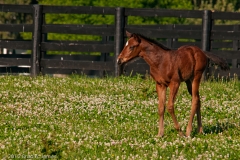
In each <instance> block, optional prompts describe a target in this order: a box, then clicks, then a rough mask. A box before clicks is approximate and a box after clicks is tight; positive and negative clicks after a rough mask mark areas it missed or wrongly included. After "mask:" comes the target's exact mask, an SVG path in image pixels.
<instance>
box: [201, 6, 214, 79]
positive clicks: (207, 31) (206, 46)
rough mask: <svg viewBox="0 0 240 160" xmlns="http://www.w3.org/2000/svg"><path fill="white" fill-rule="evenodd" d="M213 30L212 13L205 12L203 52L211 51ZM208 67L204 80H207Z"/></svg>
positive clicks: (203, 18) (203, 20)
mask: <svg viewBox="0 0 240 160" xmlns="http://www.w3.org/2000/svg"><path fill="white" fill-rule="evenodd" d="M211 29H212V12H211V11H210V10H204V11H203V16H202V50H203V51H210V46H211V41H210V40H211V39H210V37H211ZM207 72H208V65H207V67H206V69H205V71H204V73H203V77H202V79H203V80H206V79H207Z"/></svg>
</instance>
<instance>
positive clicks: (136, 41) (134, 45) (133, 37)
mask: <svg viewBox="0 0 240 160" xmlns="http://www.w3.org/2000/svg"><path fill="white" fill-rule="evenodd" d="M126 34H127V37H128V38H129V40H128V41H127V43H126V45H125V46H124V48H123V50H122V52H121V53H120V54H119V56H118V58H117V63H118V64H123V63H126V62H128V61H129V60H131V59H133V58H135V57H137V56H138V55H139V53H140V52H141V49H140V47H139V45H140V43H141V39H140V37H139V36H138V35H137V34H134V33H130V32H128V31H126Z"/></svg>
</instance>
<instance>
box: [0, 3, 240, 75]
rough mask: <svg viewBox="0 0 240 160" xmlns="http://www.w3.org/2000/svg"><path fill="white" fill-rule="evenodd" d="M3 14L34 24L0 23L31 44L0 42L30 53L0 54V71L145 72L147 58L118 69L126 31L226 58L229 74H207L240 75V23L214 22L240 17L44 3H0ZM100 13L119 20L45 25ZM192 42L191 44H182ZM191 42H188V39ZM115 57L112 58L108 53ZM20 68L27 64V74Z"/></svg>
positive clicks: (239, 16) (1, 28)
mask: <svg viewBox="0 0 240 160" xmlns="http://www.w3.org/2000/svg"><path fill="white" fill-rule="evenodd" d="M0 12H16V13H28V14H32V17H33V23H32V24H0V32H31V33H32V39H31V40H18V39H15V40H7V39H0V48H7V49H23V50H31V54H0V68H1V70H0V71H1V72H8V73H12V72H15V69H17V71H16V72H28V73H30V74H31V75H32V76H37V75H38V74H40V73H42V74H56V73H59V74H71V73H76V74H81V73H84V74H87V75H96V76H103V75H104V74H108V75H115V76H117V75H119V74H120V73H124V74H126V75H129V74H132V73H133V74H135V73H140V74H146V73H148V72H149V67H148V66H147V65H146V63H145V62H144V61H143V60H139V61H136V62H134V63H131V64H126V65H125V66H124V67H123V68H119V66H118V65H117V63H116V57H117V56H118V54H119V53H120V52H121V50H122V48H123V45H124V43H125V41H126V37H125V30H128V31H130V32H136V33H142V34H144V35H146V36H148V37H151V38H156V39H158V40H160V41H161V42H162V43H163V44H165V45H167V46H168V47H171V48H178V47H180V46H182V45H196V46H199V47H200V48H202V49H203V50H206V51H211V52H213V53H215V54H217V55H219V56H221V57H223V58H225V59H226V60H227V61H228V63H229V65H230V66H231V70H230V71H227V72H223V71H220V70H219V69H216V68H215V67H214V65H209V68H208V70H207V72H208V73H209V74H214V75H219V76H230V77H233V76H234V75H238V76H240V51H239V48H240V46H239V40H240V30H239V28H240V27H239V26H240V25H214V21H215V20H218V19H220V20H239V22H240V13H232V12H211V11H208V10H204V11H194V10H191V11H190V10H166V9H136V8H110V7H81V6H78V7H73V6H45V5H33V6H32V5H0ZM59 13H64V14H100V15H112V16H114V17H115V24H112V25H86V24H68V25H66V24H47V23H46V22H45V15H46V14H59ZM129 16H141V17H176V18H196V19H201V20H202V25H175V24H171V25H131V24H128V17H129ZM49 33H61V34H80V35H97V36H101V37H102V40H101V41H57V40H54V41H53V40H49V39H48V36H47V35H48V34H49ZM182 39H185V40H186V39H188V41H182ZM189 40H190V41H189ZM48 51H73V52H99V53H101V54H99V55H77V54H76V55H54V54H48ZM110 53H112V54H110ZM22 66H29V67H28V68H27V70H26V68H25V69H23V68H22ZM19 69H20V70H19Z"/></svg>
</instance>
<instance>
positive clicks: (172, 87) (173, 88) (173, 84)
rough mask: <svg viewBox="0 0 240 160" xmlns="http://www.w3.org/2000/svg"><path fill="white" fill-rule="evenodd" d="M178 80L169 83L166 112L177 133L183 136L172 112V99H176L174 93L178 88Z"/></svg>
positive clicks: (175, 93)
mask: <svg viewBox="0 0 240 160" xmlns="http://www.w3.org/2000/svg"><path fill="white" fill-rule="evenodd" d="M179 85H180V82H171V83H170V85H169V88H170V95H169V100H168V106H167V109H168V112H169V113H170V115H171V117H172V120H173V122H174V127H175V128H176V130H177V131H178V132H179V135H181V136H183V133H182V131H181V127H180V125H179V123H178V121H177V118H176V116H175V113H174V101H175V99H176V95H177V92H178V89H179Z"/></svg>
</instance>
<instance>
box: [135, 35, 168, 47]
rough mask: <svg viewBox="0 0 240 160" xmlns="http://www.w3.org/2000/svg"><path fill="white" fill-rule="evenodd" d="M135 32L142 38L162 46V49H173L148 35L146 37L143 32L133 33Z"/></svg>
mask: <svg viewBox="0 0 240 160" xmlns="http://www.w3.org/2000/svg"><path fill="white" fill-rule="evenodd" d="M133 34H135V35H137V36H139V37H141V38H143V39H145V40H147V41H149V42H150V43H154V44H156V45H157V46H159V47H161V48H162V49H164V50H166V51H170V50H171V49H170V48H168V47H167V46H165V45H163V44H161V43H159V42H158V41H156V40H154V39H151V38H148V37H146V36H144V35H142V34H139V33H133Z"/></svg>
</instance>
